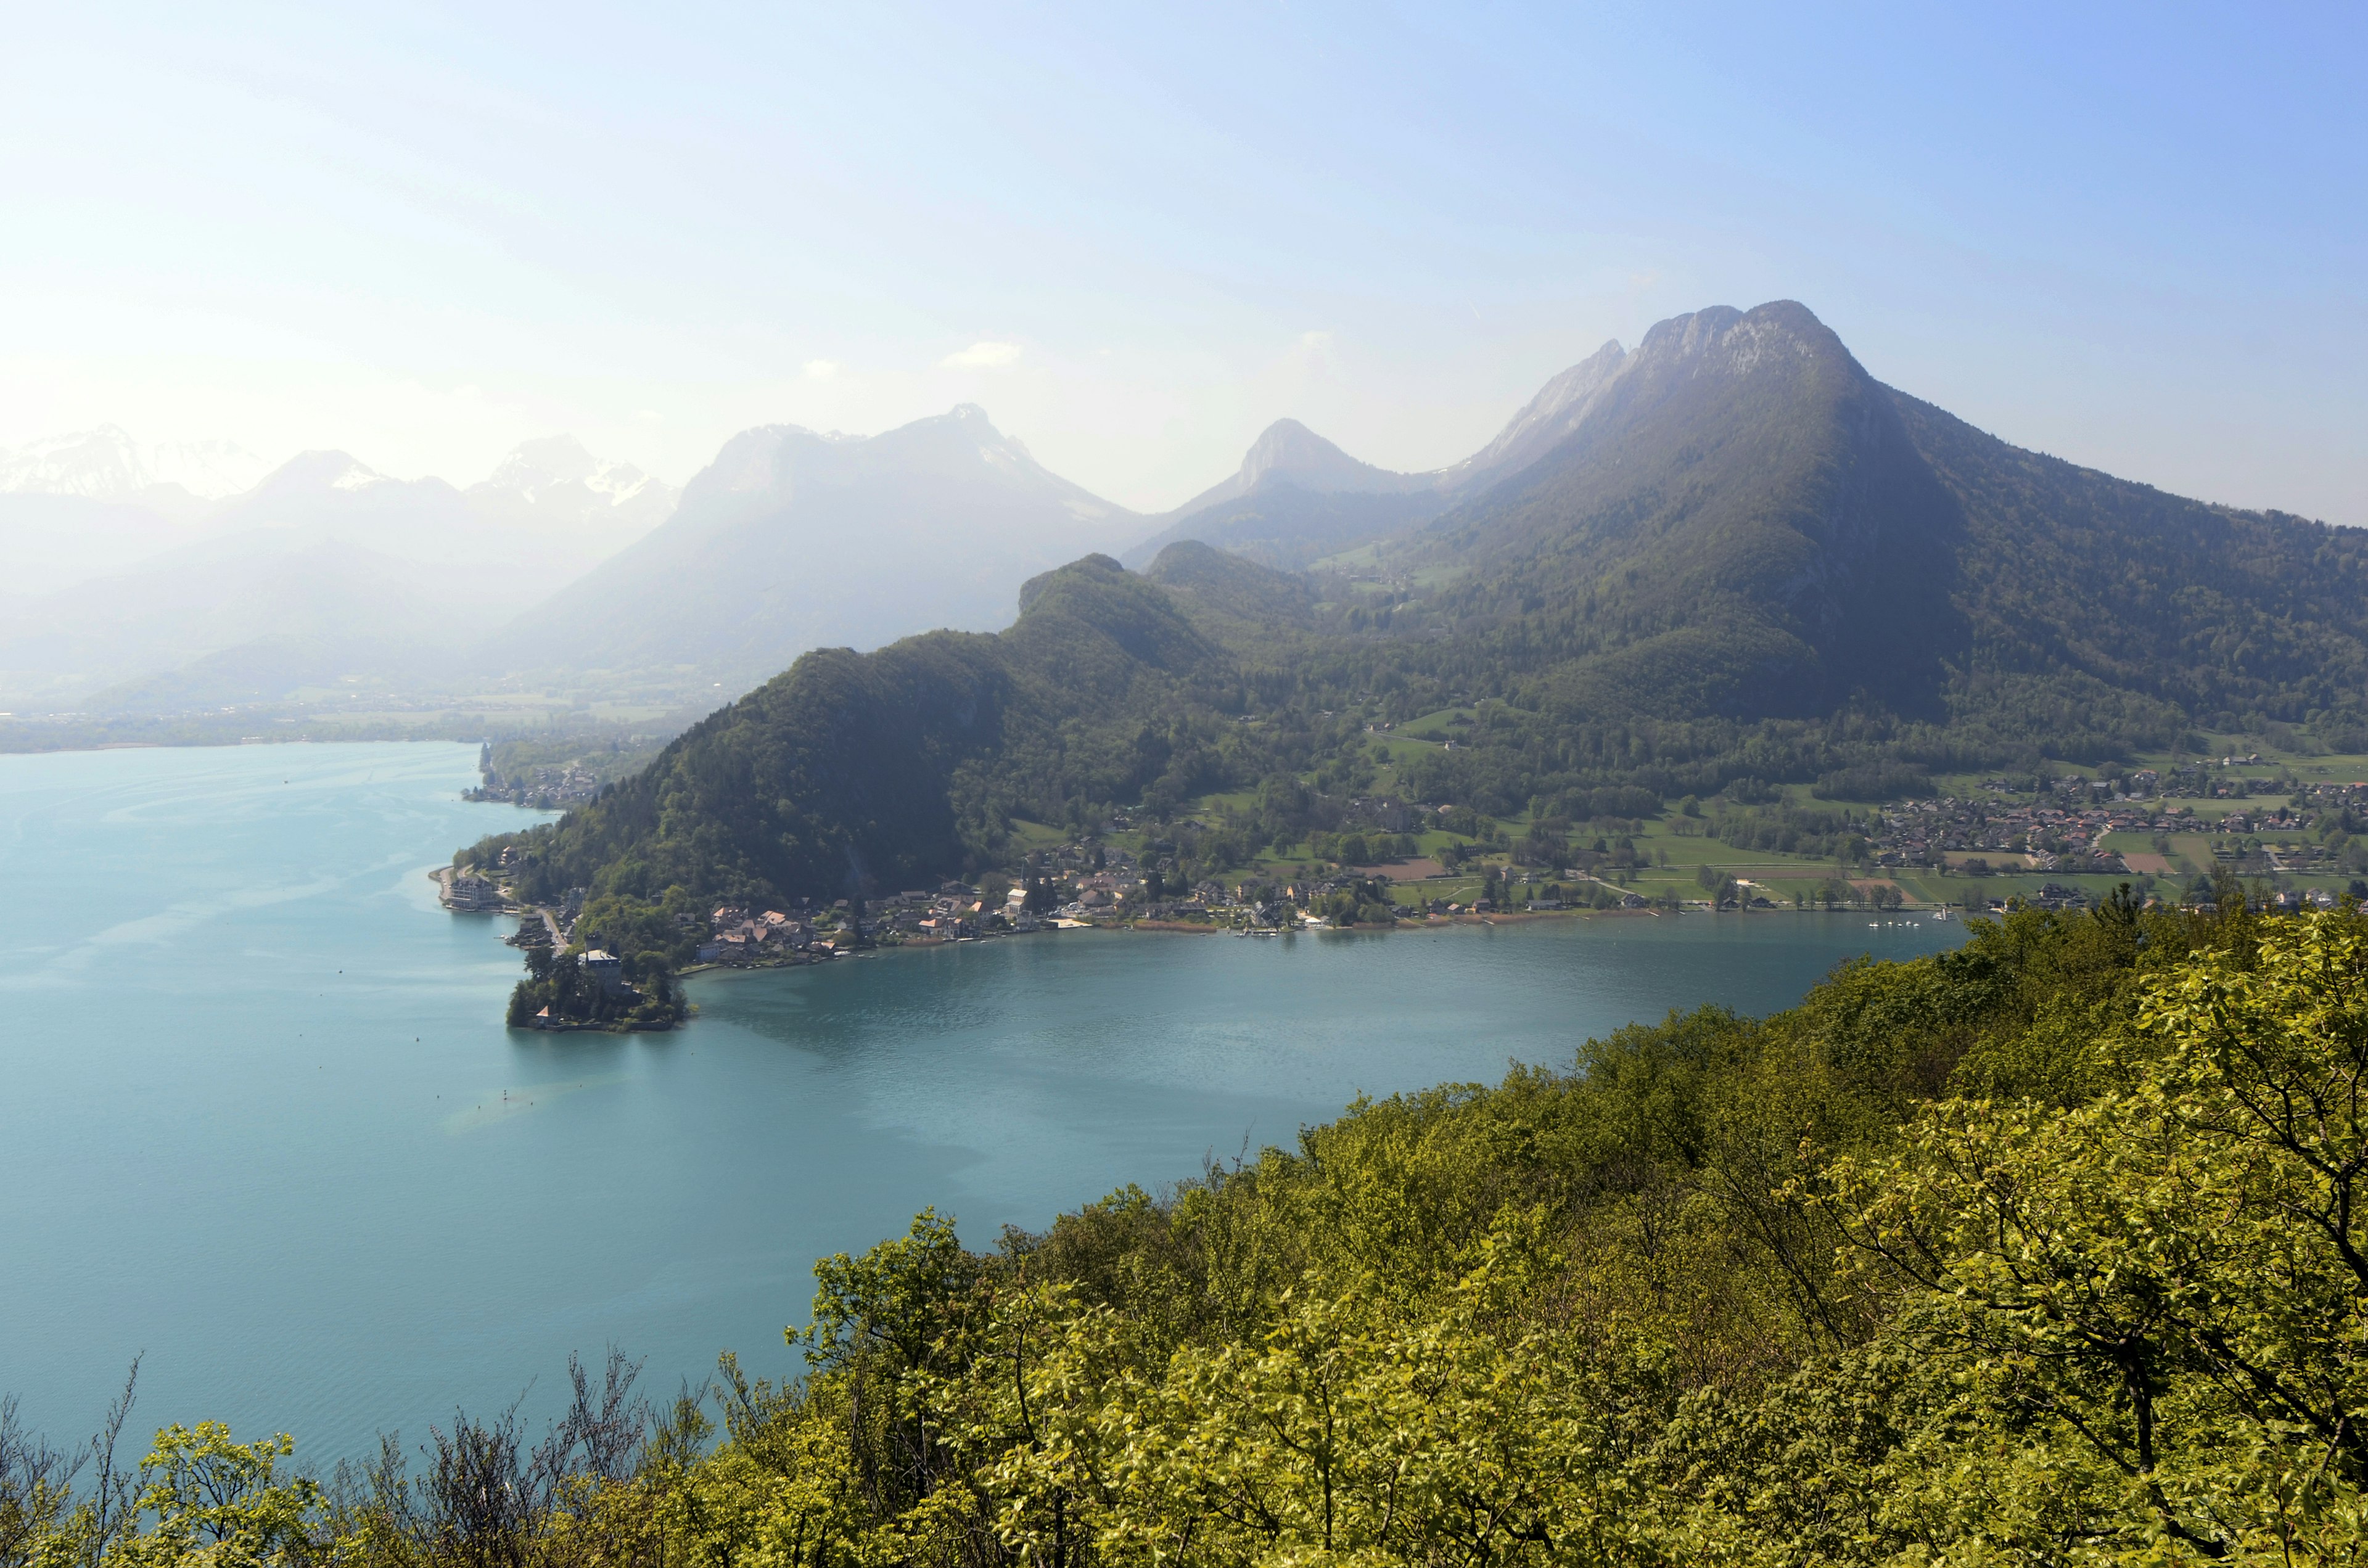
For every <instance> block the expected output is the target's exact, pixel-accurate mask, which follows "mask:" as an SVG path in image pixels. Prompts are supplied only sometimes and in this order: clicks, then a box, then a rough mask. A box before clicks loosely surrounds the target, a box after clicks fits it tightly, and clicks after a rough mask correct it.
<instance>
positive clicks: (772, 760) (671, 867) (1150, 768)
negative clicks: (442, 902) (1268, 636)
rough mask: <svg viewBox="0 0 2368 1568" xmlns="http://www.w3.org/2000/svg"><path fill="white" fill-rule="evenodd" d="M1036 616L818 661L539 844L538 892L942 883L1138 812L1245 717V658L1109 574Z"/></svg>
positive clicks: (1033, 592)
mask: <svg viewBox="0 0 2368 1568" xmlns="http://www.w3.org/2000/svg"><path fill="white" fill-rule="evenodd" d="M1021 600H1022V604H1023V605H1024V607H1025V608H1024V609H1023V611H1022V613H1021V614H1020V617H1019V620H1018V622H1017V623H1016V624H1015V625H1013V626H1012V627H1011V628H1010V630H1008V631H1005V632H1002V633H1000V634H999V635H997V634H979V633H966V632H956V631H937V632H930V633H928V635H926V636H920V637H912V638H907V639H905V640H904V641H903V642H897V643H894V644H893V645H891V646H889V647H886V648H883V649H881V650H880V651H879V652H877V653H869V654H865V653H855V652H853V651H852V650H849V649H845V648H825V649H821V650H817V651H816V652H814V653H808V654H806V655H805V656H804V657H803V658H801V659H799V660H798V662H797V663H796V664H795V665H791V667H790V669H789V670H788V672H787V673H785V674H783V675H780V676H776V677H775V678H774V679H773V680H771V681H768V682H767V683H766V684H765V685H764V686H762V687H758V688H757V690H755V691H753V692H751V693H749V694H748V695H747V696H746V697H745V698H742V699H740V700H739V701H737V702H734V704H732V705H731V706H730V707H728V708H725V709H723V710H721V711H719V712H717V713H715V714H713V715H712V716H711V717H709V718H708V719H706V720H705V721H703V722H700V724H698V725H696V726H695V727H693V728H692V729H691V730H690V731H689V732H688V733H685V734H684V735H682V736H681V737H679V738H678V739H677V740H676V741H675V742H674V743H673V744H670V745H668V746H667V747H666V750H665V751H664V752H662V753H660V754H659V756H658V758H657V760H656V761H655V762H654V763H652V764H651V765H650V767H649V768H648V769H647V770H646V771H644V772H643V773H641V774H639V775H637V776H636V777H634V778H631V779H629V780H627V781H626V782H624V783H623V784H622V785H620V786H619V787H618V788H617V789H616V790H612V791H610V792H609V793H608V794H607V795H604V796H603V797H602V798H601V799H600V800H599V801H598V802H597V803H595V804H593V805H590V806H586V807H584V808H582V809H580V810H578V811H575V812H570V813H569V814H568V816H567V818H566V819H565V821H564V823H563V824H561V825H560V827H559V828H558V830H557V831H556V833H555V834H550V835H537V837H536V839H535V841H534V847H533V848H532V850H531V855H532V860H533V864H532V867H531V869H530V870H529V873H528V878H527V885H528V886H529V888H530V889H546V888H547V889H551V890H556V889H558V888H564V887H568V886H594V885H597V886H598V888H599V890H600V891H601V892H617V893H622V894H627V895H634V896H640V897H643V898H655V897H657V896H659V895H661V894H662V893H664V892H665V891H666V890H667V889H668V888H683V889H688V890H690V891H691V892H694V893H696V894H700V895H705V894H708V893H712V892H734V893H752V894H757V895H762V896H770V897H777V898H778V897H788V896H794V895H804V896H821V897H825V898H828V897H843V896H848V894H850V893H851V894H853V895H854V896H857V897H861V896H863V895H865V894H867V893H870V892H878V891H880V890H882V889H887V890H892V891H893V890H894V889H897V888H903V887H908V886H915V885H919V884H921V883H923V882H933V881H934V880H935V879H936V878H938V877H939V876H942V875H944V874H946V873H947V872H949V871H951V870H953V869H958V868H960V867H961V866H962V865H963V864H964V863H965V861H966V859H968V860H975V859H976V858H978V856H979V855H981V854H982V853H986V852H990V851H991V849H992V847H993V846H994V844H995V843H996V841H997V839H998V837H999V835H1000V833H1001V832H1002V830H1003V828H1004V825H1005V820H1006V818H1007V817H1008V814H1009V813H1010V812H1013V811H1014V810H1020V809H1025V810H1028V811H1031V812H1035V813H1036V814H1038V815H1040V816H1044V817H1048V818H1057V817H1058V816H1059V815H1061V814H1062V812H1064V807H1065V802H1066V801H1067V800H1068V799H1069V798H1070V797H1072V796H1076V797H1078V798H1080V799H1090V800H1093V801H1108V800H1113V799H1133V798H1134V796H1135V795H1136V794H1137V793H1138V792H1140V791H1141V790H1144V788H1145V787H1147V786H1150V785H1153V784H1154V783H1156V781H1157V780H1158V779H1159V778H1160V777H1161V776H1162V774H1163V771H1164V770H1165V769H1166V767H1167V765H1168V764H1169V763H1170V762H1171V761H1172V760H1174V759H1175V756H1176V754H1177V752H1178V749H1179V748H1178V746H1177V745H1176V744H1174V743H1173V742H1172V741H1171V739H1170V736H1171V735H1172V734H1176V733H1180V732H1183V731H1187V730H1190V729H1192V728H1193V727H1194V716H1195V715H1197V714H1205V713H1207V712H1209V711H1211V710H1212V704H1216V703H1224V704H1226V705H1228V706H1234V707H1238V706H1239V705H1240V702H1241V692H1240V690H1239V688H1238V686H1237V685H1236V684H1235V681H1234V677H1233V674H1232V665H1231V661H1230V660H1229V659H1228V658H1227V657H1226V656H1225V655H1224V653H1222V652H1221V651H1220V650H1219V649H1218V648H1216V647H1215V646H1214V645H1213V644H1212V642H1209V641H1208V640H1207V639H1206V638H1205V637H1203V636H1202V635H1201V633H1200V632H1199V631H1196V630H1195V629H1194V628H1193V626H1192V625H1191V624H1190V622H1189V621H1188V620H1187V619H1185V618H1184V617H1183V616H1182V615H1181V614H1179V613H1178V610H1177V608H1176V607H1175V605H1174V604H1173V602H1172V601H1170V600H1169V598H1168V597H1167V595H1166V594H1164V593H1163V592H1161V591H1160V590H1159V589H1157V588H1156V587H1154V586H1152V585H1149V584H1147V583H1145V582H1144V580H1143V579H1141V578H1139V577H1134V576H1132V575H1130V574H1128V573H1126V572H1125V571H1124V570H1123V569H1121V567H1120V566H1119V564H1118V563H1117V562H1114V561H1111V560H1110V559H1109V558H1108V557H1106V556H1089V557H1087V559H1086V560H1083V561H1080V562H1075V563H1074V564H1072V565H1069V566H1066V567H1064V568H1062V569H1060V570H1059V571H1057V572H1053V573H1050V574H1045V575H1044V576H1042V577H1041V578H1038V579H1035V580H1032V581H1030V583H1029V584H1028V585H1027V586H1026V588H1025V589H1024V590H1023V591H1022V595H1021ZM1199 728H1200V729H1201V731H1203V732H1209V731H1213V729H1214V728H1215V726H1213V725H1212V724H1208V723H1205V722H1204V723H1201V725H1200V726H1199ZM1182 749H1184V750H1185V751H1187V752H1188V753H1189V752H1190V749H1191V748H1190V746H1189V745H1188V746H1186V747H1184V748H1182ZM1187 782H1190V781H1189V780H1188V781H1187Z"/></svg>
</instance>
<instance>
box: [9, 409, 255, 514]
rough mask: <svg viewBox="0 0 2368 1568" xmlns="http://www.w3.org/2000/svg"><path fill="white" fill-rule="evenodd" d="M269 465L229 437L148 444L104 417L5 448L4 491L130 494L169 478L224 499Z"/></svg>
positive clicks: (117, 497)
mask: <svg viewBox="0 0 2368 1568" xmlns="http://www.w3.org/2000/svg"><path fill="white" fill-rule="evenodd" d="M268 466H269V465H268V464H267V463H265V462H264V460H262V459H261V458H258V457H256V455H255V454H254V453H253V452H250V451H248V450H246V449H245V448H243V447H238V446H233V444H232V443H230V442H228V441H177V442H167V443H165V444H164V445H162V446H142V445H141V444H140V443H138V442H136V441H134V440H133V439H132V438H131V437H130V436H129V435H127V434H125V433H124V431H123V430H122V429H120V427H118V426H113V425H102V426H99V427H98V428H97V429H96V430H85V431H83V432H81V433H80V434H78V435H73V436H55V437H50V438H49V439H47V440H42V441H35V442H33V443H31V444H30V445H28V446H24V447H19V448H17V449H16V450H14V451H6V450H0V494H12V495H22V494H39V495H77V496H80V497H82V498H83V499H85V500H88V501H131V500H135V499H137V498H139V497H141V496H142V495H144V494H146V493H147V492H149V491H152V490H155V489H158V488H160V487H165V486H169V487H171V488H172V489H175V490H177V491H179V492H181V493H182V494H184V495H186V496H191V497H195V498H196V499H198V500H200V501H218V500H221V499H222V497H223V496H226V495H235V494H238V493H239V492H240V491H242V490H245V489H247V488H248V487H250V486H251V485H253V484H254V483H255V482H256V481H257V480H259V479H261V478H262V477H263V475H264V472H265V470H266V469H267V468H268ZM166 504H167V505H169V504H170V502H169V500H168V501H167V503H166Z"/></svg>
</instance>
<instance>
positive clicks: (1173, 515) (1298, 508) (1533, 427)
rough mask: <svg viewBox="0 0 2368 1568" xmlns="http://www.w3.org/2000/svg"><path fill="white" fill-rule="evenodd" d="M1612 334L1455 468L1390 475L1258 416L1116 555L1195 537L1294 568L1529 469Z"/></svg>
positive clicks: (1590, 390)
mask: <svg viewBox="0 0 2368 1568" xmlns="http://www.w3.org/2000/svg"><path fill="white" fill-rule="evenodd" d="M1625 362H1626V356H1625V355H1624V354H1623V353H1622V350H1621V347H1620V345H1618V344H1617V343H1607V344H1605V345H1604V346H1603V347H1601V348H1600V349H1599V350H1597V351H1596V353H1595V354H1594V355H1592V356H1591V357H1589V358H1587V359H1585V360H1582V361H1581V362H1580V363H1578V364H1577V365H1574V366H1572V367H1571V368H1570V369H1567V370H1565V371H1563V372H1562V373H1561V374H1560V375H1558V376H1556V377H1554V380H1552V381H1548V382H1547V383H1546V384H1545V386H1544V387H1543V389H1541V390H1540V391H1539V392H1538V394H1537V396H1535V397H1534V398H1531V400H1530V402H1529V403H1528V405H1527V406H1526V407H1524V408H1523V409H1522V410H1521V411H1520V413H1519V414H1516V415H1513V418H1512V420H1511V422H1510V423H1509V424H1508V425H1507V426H1505V428H1504V429H1503V430H1501V431H1499V432H1498V433H1497V437H1496V439H1494V440H1492V441H1490V442H1489V443H1488V444H1487V445H1486V447H1483V448H1482V449H1480V450H1479V451H1477V452H1474V454H1473V455H1472V456H1470V457H1468V458H1465V459H1464V460H1463V461H1462V462H1459V463H1456V464H1454V465H1452V467H1448V468H1443V469H1435V470H1432V471H1430V472H1426V473H1396V472H1391V471H1390V470H1388V469H1383V468H1376V467H1374V466H1373V465H1372V464H1371V463H1368V462H1360V461H1359V460H1357V459H1355V458H1352V457H1350V456H1349V454H1348V453H1346V452H1344V451H1342V450H1341V449H1339V448H1338V447H1336V446H1334V445H1333V444H1332V443H1331V442H1329V441H1327V440H1326V439H1325V438H1324V437H1321V436H1318V435H1317V434H1315V432H1314V431H1313V430H1310V429H1309V428H1307V426H1304V425H1302V424H1301V423H1299V421H1297V420H1296V419H1280V420H1277V421H1276V422H1275V423H1274V424H1272V425H1270V426H1267V428H1266V432H1265V433H1264V434H1263V435H1261V436H1259V437H1258V440H1257V442H1256V443H1255V444H1253V445H1252V446H1251V448H1250V449H1249V452H1248V455H1247V456H1246V457H1244V458H1243V459H1242V466H1241V468H1240V469H1239V470H1238V471H1237V472H1235V473H1233V474H1232V475H1230V476H1228V477H1227V478H1225V479H1224V480H1222V481H1220V482H1219V483H1216V484H1213V485H1212V486H1210V487H1209V488H1208V489H1207V490H1204V491H1202V492H1201V494H1198V495H1195V496H1194V497H1192V499H1191V500H1190V501H1187V502H1185V503H1184V505H1182V506H1178V507H1177V508H1176V510H1174V511H1173V512H1170V513H1167V516H1166V517H1165V518H1164V519H1161V520H1163V521H1165V522H1166V523H1167V526H1166V527H1165V528H1161V529H1160V530H1159V531H1158V532H1157V533H1155V534H1154V535H1152V536H1151V537H1150V538H1149V539H1146V540H1144V541H1143V542H1142V543H1140V544H1138V545H1135V546H1134V547H1133V549H1131V550H1129V551H1127V552H1126V553H1125V554H1124V555H1123V556H1122V557H1121V560H1123V561H1124V562H1126V564H1127V565H1129V566H1131V567H1136V568H1140V567H1142V566H1144V565H1146V564H1148V563H1149V562H1151V561H1152V560H1153V559H1154V558H1155V557H1156V556H1157V555H1158V554H1159V552H1160V551H1162V550H1164V549H1166V548H1167V546H1168V545H1170V544H1173V543H1175V542H1177V541H1178V540H1200V541H1201V543H1203V544H1210V545H1214V546H1215V547H1217V548H1218V549H1220V550H1225V551H1232V552H1234V553H1235V554H1237V555H1245V556H1247V557H1249V558H1250V559H1252V560H1254V561H1258V562H1262V563H1263V564H1266V565H1269V566H1279V567H1301V566H1305V565H1308V564H1309V563H1311V562H1315V561H1317V560H1320V559H1322V558H1323V557H1325V556H1327V555H1333V554H1337V553H1338V552H1339V551H1346V550H1351V549H1354V548H1356V547H1357V546H1359V545H1360V544H1365V543H1369V542H1371V541H1372V540H1377V539H1382V538H1385V537H1387V536H1389V535H1391V534H1395V533H1398V532H1401V531H1403V530H1405V529H1406V528H1410V527H1412V526H1413V525H1415V524H1417V523H1419V522H1421V521H1423V520H1424V519H1425V518H1427V517H1434V516H1436V515H1437V514H1439V513H1440V512H1441V511H1444V510H1445V509H1446V508H1447V507H1448V506H1451V505H1452V504H1454V503H1455V502H1456V501H1457V500H1459V499H1462V498H1463V497H1466V496H1469V495H1472V494H1476V493H1478V492H1479V491H1481V490H1484V489H1486V488H1487V487H1488V486H1489V485H1491V484H1494V483H1497V482H1498V481H1499V480H1502V479H1504V478H1506V477H1507V476H1508V475H1510V474H1514V473H1517V472H1520V471H1521V470H1522V469H1525V468H1527V467H1529V465H1530V464H1531V463H1533V462H1535V461H1537V460H1538V459H1539V458H1541V457H1543V456H1544V455H1545V454H1546V453H1547V452H1549V451H1551V450H1553V449H1554V447H1555V446H1557V445H1558V444H1560V443H1561V441H1562V440H1563V439H1564V438H1565V437H1567V436H1569V435H1570V433H1571V432H1572V431H1573V430H1576V429H1577V427H1578V426H1579V425H1580V424H1581V423H1583V422H1584V421H1585V420H1586V418H1587V416H1588V413H1589V412H1590V411H1591V410H1592V409H1593V408H1594V407H1595V404H1596V401H1597V399H1598V398H1599V397H1600V394H1601V392H1602V391H1603V389H1604V388H1605V387H1606V386H1607V385H1609V384H1610V383H1611V381H1612V380H1613V379H1614V378H1615V377H1617V375H1618V374H1619V372H1620V369H1621V368H1622V365H1623V364H1625Z"/></svg>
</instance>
